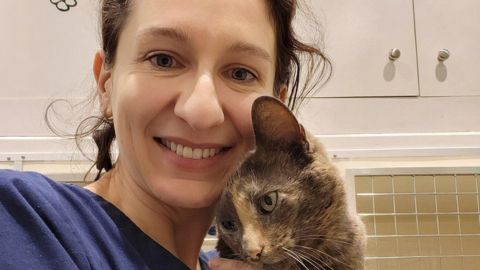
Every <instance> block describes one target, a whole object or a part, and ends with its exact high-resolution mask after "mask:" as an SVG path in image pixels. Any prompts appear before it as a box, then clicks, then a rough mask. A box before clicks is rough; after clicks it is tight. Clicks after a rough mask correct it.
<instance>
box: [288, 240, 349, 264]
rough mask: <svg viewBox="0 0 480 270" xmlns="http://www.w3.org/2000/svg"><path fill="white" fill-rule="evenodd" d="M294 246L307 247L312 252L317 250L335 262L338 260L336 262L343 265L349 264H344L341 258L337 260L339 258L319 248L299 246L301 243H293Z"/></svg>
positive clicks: (305, 247)
mask: <svg viewBox="0 0 480 270" xmlns="http://www.w3.org/2000/svg"><path fill="white" fill-rule="evenodd" d="M295 247H299V248H304V249H308V250H311V251H313V252H319V253H320V254H321V255H324V256H326V257H327V258H330V259H332V260H334V261H336V262H338V263H341V264H343V265H346V266H349V265H347V264H345V263H344V262H342V261H341V260H339V259H337V258H335V257H333V256H332V255H330V254H328V253H326V252H324V251H321V250H319V249H316V248H312V247H307V246H301V245H295Z"/></svg>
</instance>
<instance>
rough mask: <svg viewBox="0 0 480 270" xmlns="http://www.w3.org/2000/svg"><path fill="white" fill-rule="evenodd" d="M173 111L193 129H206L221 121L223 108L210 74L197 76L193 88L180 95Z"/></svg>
mask: <svg viewBox="0 0 480 270" xmlns="http://www.w3.org/2000/svg"><path fill="white" fill-rule="evenodd" d="M174 112H175V115H177V116H178V117H180V118H182V119H183V120H185V122H187V123H188V124H189V125H190V126H191V127H192V128H193V129H195V130H202V129H208V128H211V127H214V126H217V125H220V124H221V123H223V121H224V114H223V109H222V106H221V104H220V101H219V100H218V96H217V91H216V88H215V82H214V80H213V78H212V76H211V75H209V74H204V75H201V76H200V77H198V79H197V80H196V81H195V84H194V87H193V89H191V91H185V92H183V93H182V94H181V95H180V97H179V99H178V101H177V103H176V104H175V109H174Z"/></svg>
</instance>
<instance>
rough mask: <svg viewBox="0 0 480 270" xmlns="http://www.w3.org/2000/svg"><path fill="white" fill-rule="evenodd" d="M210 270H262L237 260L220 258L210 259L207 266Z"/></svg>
mask: <svg viewBox="0 0 480 270" xmlns="http://www.w3.org/2000/svg"><path fill="white" fill-rule="evenodd" d="M208 265H209V266H210V269H211V270H232V269H235V270H262V268H261V267H259V266H254V265H251V264H247V263H244V262H241V261H237V260H228V259H222V258H214V259H211V260H210V262H209V264H208Z"/></svg>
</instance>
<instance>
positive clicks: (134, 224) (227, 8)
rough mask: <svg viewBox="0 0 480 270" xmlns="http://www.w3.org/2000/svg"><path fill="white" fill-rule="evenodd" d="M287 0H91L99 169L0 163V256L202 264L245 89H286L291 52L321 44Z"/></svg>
mask: <svg viewBox="0 0 480 270" xmlns="http://www.w3.org/2000/svg"><path fill="white" fill-rule="evenodd" d="M295 2H296V1H294V0H282V1H274V0H269V1H267V0H243V1H236V0H224V1H217V0H202V1H192V0H175V1H168V0H136V1H133V0H131V1H128V0H104V1H102V3H101V4H102V15H101V16H102V25H101V27H102V39H103V40H102V41H103V49H102V50H100V51H98V52H97V53H96V55H95V59H94V65H93V70H94V75H95V79H96V82H97V90H98V95H99V100H100V105H101V111H102V114H103V120H102V121H101V122H100V123H99V126H101V127H100V129H98V130H97V131H96V133H95V139H96V142H97V144H98V145H99V158H98V160H97V162H96V165H97V168H99V169H100V170H102V169H105V170H107V172H106V173H105V174H103V175H101V177H100V179H99V180H98V181H96V182H94V183H93V184H90V185H89V186H87V187H86V189H81V188H77V187H72V186H66V185H61V184H58V183H54V182H51V181H50V180H48V179H45V178H44V177H42V176H40V175H37V174H32V173H26V174H25V173H24V174H20V173H14V172H3V173H0V178H2V180H4V181H0V200H2V208H0V214H1V218H0V226H1V228H2V229H3V228H7V229H5V230H4V231H3V233H1V234H0V237H1V239H3V240H4V241H3V243H9V244H10V245H11V246H9V247H8V248H6V249H7V250H6V251H5V253H3V254H5V255H6V256H0V257H1V258H0V265H7V267H6V268H3V267H2V269H28V267H33V268H30V269H87V268H91V269H187V268H186V267H188V268H189V269H207V267H208V266H207V265H206V264H205V261H204V260H200V261H199V252H200V247H201V245H202V242H203V238H204V236H205V234H206V231H207V230H208V228H209V226H210V225H211V223H212V219H213V210H214V207H215V201H216V200H217V199H218V197H219V195H220V193H221V192H222V189H223V187H224V186H225V181H226V178H227V176H228V175H229V174H230V173H231V172H232V171H233V170H234V169H235V168H236V166H237V165H238V164H239V162H241V160H242V157H243V156H244V155H245V153H246V152H247V151H248V150H249V149H251V148H252V147H253V138H252V127H251V120H250V109H251V105H252V103H253V100H254V99H255V98H257V97H259V96H262V95H272V96H277V97H279V98H281V99H283V100H286V97H287V95H288V89H289V85H288V84H289V80H290V77H291V74H292V72H294V70H292V69H293V68H295V64H297V65H298V58H297V56H296V54H295V53H301V52H304V53H308V54H310V55H314V54H318V55H320V56H321V53H320V51H318V50H317V49H315V48H313V47H309V46H307V45H304V44H302V43H300V42H298V41H297V40H296V39H295V38H294V37H293V32H292V26H291V20H292V16H293V14H294V11H295V6H296V3H295ZM297 72H298V71H297ZM294 79H295V80H294V81H293V83H290V84H291V85H290V89H293V90H292V91H293V92H292V93H290V96H291V99H290V102H289V103H290V105H291V107H293V106H294V105H295V98H296V96H297V93H296V90H297V88H298V77H296V78H294ZM114 138H116V141H117V143H118V151H119V156H118V158H117V159H116V162H115V164H114V165H113V166H112V163H111V160H110V156H109V146H110V145H111V142H112V140H113V139H114ZM32 179H34V181H35V183H32V182H33V181H30V180H32ZM0 251H2V248H0ZM22 251H23V254H22ZM18 254H22V256H21V258H22V259H20V258H19V255H18ZM22 260H23V261H22ZM211 267H212V269H257V268H254V267H253V266H249V265H246V264H243V263H240V262H236V261H228V260H212V261H211Z"/></svg>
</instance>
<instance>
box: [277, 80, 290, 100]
mask: <svg viewBox="0 0 480 270" xmlns="http://www.w3.org/2000/svg"><path fill="white" fill-rule="evenodd" d="M278 98H279V99H280V100H281V101H282V102H283V103H285V102H286V101H287V98H288V86H287V85H286V84H282V85H280V91H279V92H278Z"/></svg>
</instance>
